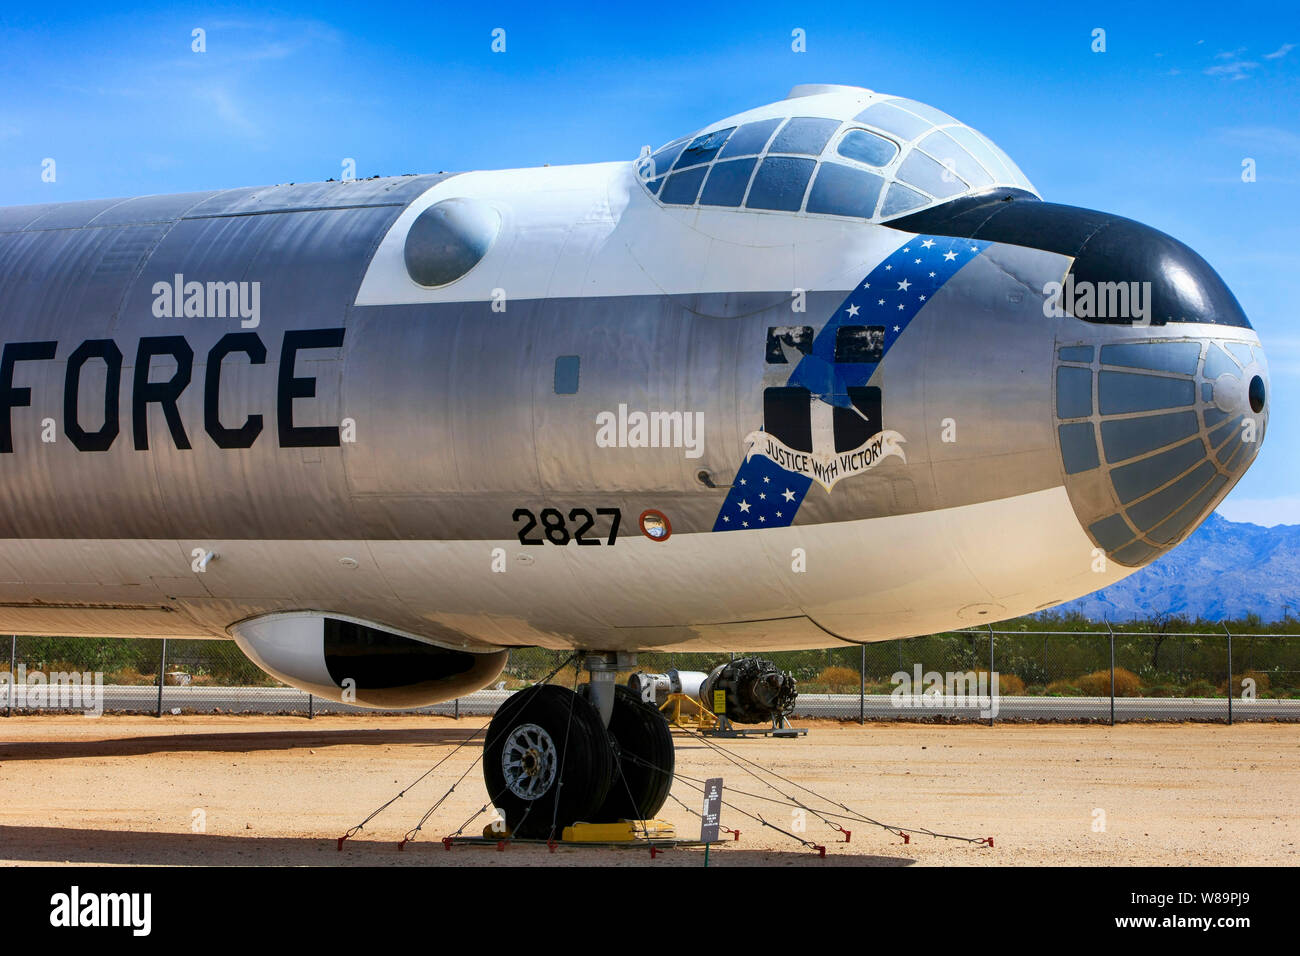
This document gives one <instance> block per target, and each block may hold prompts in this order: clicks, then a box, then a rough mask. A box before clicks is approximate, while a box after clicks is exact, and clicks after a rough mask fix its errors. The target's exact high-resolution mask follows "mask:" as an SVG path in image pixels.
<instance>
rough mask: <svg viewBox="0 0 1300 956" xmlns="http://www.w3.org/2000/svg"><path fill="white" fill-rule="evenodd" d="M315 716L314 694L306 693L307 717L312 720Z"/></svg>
mask: <svg viewBox="0 0 1300 956" xmlns="http://www.w3.org/2000/svg"><path fill="white" fill-rule="evenodd" d="M315 716H316V695H315V694H308V695H307V719H308V720H312V719H314V718H315Z"/></svg>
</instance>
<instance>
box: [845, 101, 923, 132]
mask: <svg viewBox="0 0 1300 956" xmlns="http://www.w3.org/2000/svg"><path fill="white" fill-rule="evenodd" d="M854 119H855V120H857V121H858V122H860V123H867V124H869V125H871V126H875V127H876V128H877V129H883V130H884V131H885V132H886V133H894V134H895V135H897V136H901V137H902V138H903V139H904V140H913V139H916V137H918V136H920V135H921V134H922V133H924V132H925V131H926V130H928V129H930V127H931V126H932V125H933V124H932V123H928V122H926V121H925V120H923V119H921V117H919V116H913V115H912V114H911V113H905V112H903V111H902V110H900V109H897V108H895V107H893V106H890V105H889V104H888V103H876V104H875V105H874V106H868V107H867V108H866V109H865V110H863V111H862V112H861V113H859V114H858V115H857V116H855V117H854Z"/></svg>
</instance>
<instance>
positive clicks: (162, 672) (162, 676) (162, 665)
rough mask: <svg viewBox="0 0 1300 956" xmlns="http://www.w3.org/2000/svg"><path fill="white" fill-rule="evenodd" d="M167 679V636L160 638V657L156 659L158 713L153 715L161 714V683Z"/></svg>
mask: <svg viewBox="0 0 1300 956" xmlns="http://www.w3.org/2000/svg"><path fill="white" fill-rule="evenodd" d="M166 680H167V638H165V637H164V638H163V639H162V657H161V658H160V659H159V661H158V713H156V714H154V716H155V717H161V716H162V690H163V683H164V682H165V681H166Z"/></svg>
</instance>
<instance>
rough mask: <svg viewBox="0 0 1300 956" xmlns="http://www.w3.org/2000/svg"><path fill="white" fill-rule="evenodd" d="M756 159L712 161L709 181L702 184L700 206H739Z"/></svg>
mask: <svg viewBox="0 0 1300 956" xmlns="http://www.w3.org/2000/svg"><path fill="white" fill-rule="evenodd" d="M757 162H758V160H757V159H753V158H750V159H732V160H727V161H726V162H721V163H714V165H713V170H712V171H711V172H710V173H709V181H708V182H707V183H705V184H704V192H703V193H701V194H700V205H701V206H739V205H740V201H741V200H742V199H744V198H745V188H746V187H747V186H748V185H749V176H750V173H752V172H753V171H754V164H755V163H757Z"/></svg>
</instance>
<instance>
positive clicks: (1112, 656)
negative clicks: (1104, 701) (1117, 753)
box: [1106, 621, 1115, 727]
mask: <svg viewBox="0 0 1300 956" xmlns="http://www.w3.org/2000/svg"><path fill="white" fill-rule="evenodd" d="M1106 632H1107V633H1108V634H1110V725H1111V726H1112V727H1114V726H1115V629H1114V628H1113V627H1111V626H1110V621H1107V622H1106Z"/></svg>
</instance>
